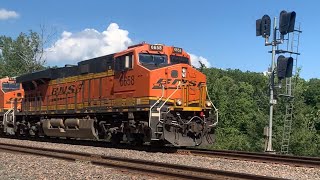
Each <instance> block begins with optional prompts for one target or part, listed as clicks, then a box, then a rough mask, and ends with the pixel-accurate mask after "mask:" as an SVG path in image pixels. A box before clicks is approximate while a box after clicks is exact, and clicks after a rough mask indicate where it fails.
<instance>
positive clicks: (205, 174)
mask: <svg viewBox="0 0 320 180" xmlns="http://www.w3.org/2000/svg"><path fill="white" fill-rule="evenodd" d="M0 150H2V151H6V152H11V153H27V154H32V155H38V156H44V157H50V158H58V159H62V160H68V161H84V162H89V163H91V164H94V165H99V166H107V167H112V168H119V169H126V170H129V171H135V172H139V173H143V174H152V175H157V176H159V175H160V176H165V177H166V178H174V179H199V180H200V179H201V180H202V179H203V180H204V179H206V180H207V179H262V180H271V179H272V180H275V179H280V178H274V177H266V176H259V175H253V174H245V173H237V172H231V171H221V170H214V169H206V168H199V167H190V166H185V165H175V164H166V163H160V162H152V161H145V160H137V159H128V158H119V157H112V156H102V155H96V154H89V153H83V152H72V151H65V150H54V149H47V148H38V147H27V146H22V145H14V144H6V143H0Z"/></svg>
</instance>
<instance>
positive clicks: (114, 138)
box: [111, 133, 123, 145]
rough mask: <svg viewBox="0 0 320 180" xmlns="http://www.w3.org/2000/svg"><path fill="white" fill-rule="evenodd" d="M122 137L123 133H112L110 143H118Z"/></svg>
mask: <svg viewBox="0 0 320 180" xmlns="http://www.w3.org/2000/svg"><path fill="white" fill-rule="evenodd" d="M122 139H123V134H122V133H116V134H115V133H114V134H112V136H111V143H112V144H115V145H116V144H120V142H121V141H122Z"/></svg>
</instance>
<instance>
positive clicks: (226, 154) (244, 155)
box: [177, 148, 320, 168]
mask: <svg viewBox="0 0 320 180" xmlns="http://www.w3.org/2000/svg"><path fill="white" fill-rule="evenodd" d="M177 153H179V154H191V155H196V156H206V157H219V158H226V159H236V160H248V161H256V162H265V163H276V164H285V165H290V166H302V167H318V168H319V167H320V158H317V157H305V156H290V155H279V154H266V153H254V152H243V151H223V150H204V149H193V148H191V149H178V150H177Z"/></svg>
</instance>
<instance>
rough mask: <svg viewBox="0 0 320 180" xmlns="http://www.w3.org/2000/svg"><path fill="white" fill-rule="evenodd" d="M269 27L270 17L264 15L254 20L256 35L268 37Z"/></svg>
mask: <svg viewBox="0 0 320 180" xmlns="http://www.w3.org/2000/svg"><path fill="white" fill-rule="evenodd" d="M270 29H271V19H270V17H269V16H268V15H264V16H263V17H262V18H261V19H257V20H256V36H262V37H264V38H265V37H269V36H270Z"/></svg>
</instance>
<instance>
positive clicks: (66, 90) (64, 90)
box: [51, 84, 83, 95]
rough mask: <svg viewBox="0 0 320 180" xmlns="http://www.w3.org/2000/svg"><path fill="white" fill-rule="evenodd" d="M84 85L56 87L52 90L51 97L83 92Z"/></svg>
mask: <svg viewBox="0 0 320 180" xmlns="http://www.w3.org/2000/svg"><path fill="white" fill-rule="evenodd" d="M82 86H83V84H78V85H75V84H72V85H67V86H61V87H54V88H52V92H51V95H61V94H72V93H76V92H77V93H78V92H80V91H81V89H82Z"/></svg>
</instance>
